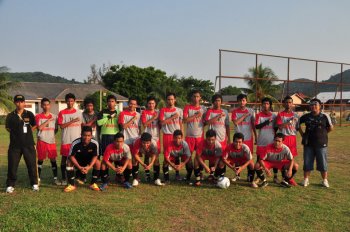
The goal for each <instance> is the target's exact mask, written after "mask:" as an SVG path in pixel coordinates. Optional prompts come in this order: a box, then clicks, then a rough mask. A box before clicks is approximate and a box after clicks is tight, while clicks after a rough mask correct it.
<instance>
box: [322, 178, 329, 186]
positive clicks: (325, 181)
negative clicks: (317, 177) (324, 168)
mask: <svg viewBox="0 0 350 232" xmlns="http://www.w3.org/2000/svg"><path fill="white" fill-rule="evenodd" d="M321 184H322V185H323V186H324V187H326V188H329V183H328V180H327V179H323V180H322V182H321Z"/></svg>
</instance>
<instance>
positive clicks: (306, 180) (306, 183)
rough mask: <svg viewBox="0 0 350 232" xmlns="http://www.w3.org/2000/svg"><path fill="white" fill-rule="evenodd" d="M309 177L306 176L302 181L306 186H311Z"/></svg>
mask: <svg viewBox="0 0 350 232" xmlns="http://www.w3.org/2000/svg"><path fill="white" fill-rule="evenodd" d="M309 184H310V183H309V178H305V179H304V180H303V181H302V182H301V185H302V186H304V187H307V186H309Z"/></svg>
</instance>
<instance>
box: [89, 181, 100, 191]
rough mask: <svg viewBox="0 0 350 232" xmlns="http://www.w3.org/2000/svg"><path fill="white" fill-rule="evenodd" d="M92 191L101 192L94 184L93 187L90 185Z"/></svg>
mask: <svg viewBox="0 0 350 232" xmlns="http://www.w3.org/2000/svg"><path fill="white" fill-rule="evenodd" d="M90 189H91V190H94V191H100V188H99V187H98V185H97V184H96V183H93V184H92V185H90Z"/></svg>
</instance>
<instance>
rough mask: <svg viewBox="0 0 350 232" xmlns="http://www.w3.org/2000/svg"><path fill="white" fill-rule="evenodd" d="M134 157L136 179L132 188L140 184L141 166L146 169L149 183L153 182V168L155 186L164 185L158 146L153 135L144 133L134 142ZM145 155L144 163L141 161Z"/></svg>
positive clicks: (133, 165)
mask: <svg viewBox="0 0 350 232" xmlns="http://www.w3.org/2000/svg"><path fill="white" fill-rule="evenodd" d="M132 155H133V159H132V175H133V178H134V180H133V182H132V186H137V185H138V184H139V182H138V173H139V164H141V166H142V167H143V168H144V169H145V173H146V180H147V181H148V182H150V181H151V177H150V170H151V168H152V166H153V178H154V184H155V185H158V186H161V185H163V184H162V182H161V181H160V179H159V172H160V165H159V153H158V146H157V142H156V141H154V140H152V135H151V134H150V133H147V132H144V133H142V135H141V138H139V139H137V140H136V141H135V142H134V145H133V152H132ZM143 155H144V156H145V157H144V161H142V160H141V157H142V156H143ZM149 160H151V161H149Z"/></svg>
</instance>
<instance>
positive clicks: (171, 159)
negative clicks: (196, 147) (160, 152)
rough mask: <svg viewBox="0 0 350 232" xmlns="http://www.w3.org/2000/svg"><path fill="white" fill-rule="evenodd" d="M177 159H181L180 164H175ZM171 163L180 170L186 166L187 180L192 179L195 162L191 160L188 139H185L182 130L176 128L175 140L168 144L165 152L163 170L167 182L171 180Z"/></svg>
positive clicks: (176, 169)
mask: <svg viewBox="0 0 350 232" xmlns="http://www.w3.org/2000/svg"><path fill="white" fill-rule="evenodd" d="M176 159H181V162H180V164H178V165H177V164H175V161H176ZM169 165H170V166H171V167H172V168H173V169H175V171H177V172H179V171H180V170H181V169H182V168H183V167H184V166H186V171H187V175H186V180H188V181H189V180H190V179H191V175H192V171H193V164H192V160H191V151H190V148H189V147H188V144H187V142H186V141H184V140H183V134H182V131H181V130H175V131H174V134H173V141H172V142H171V143H169V144H168V145H167V147H166V148H165V152H164V163H163V172H164V180H165V182H169Z"/></svg>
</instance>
